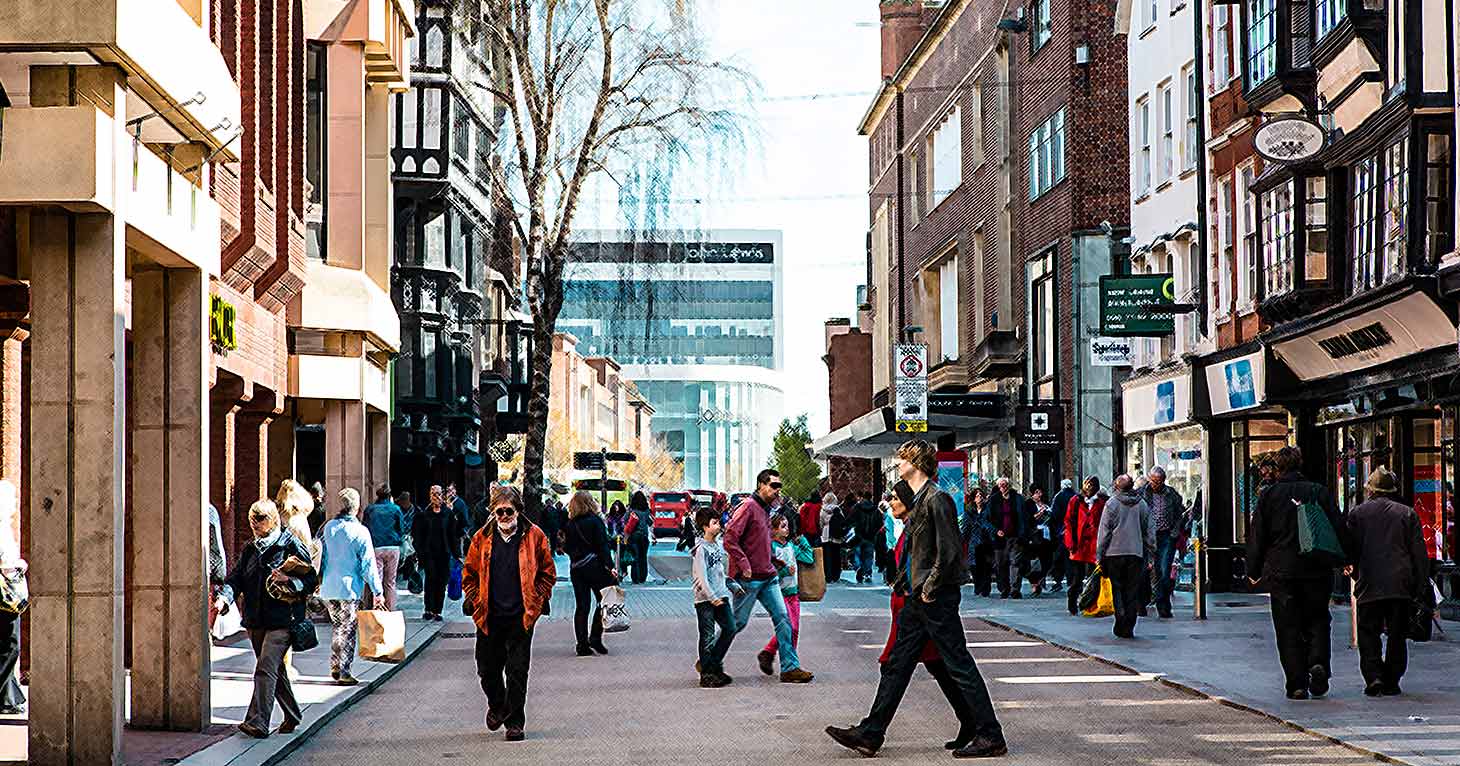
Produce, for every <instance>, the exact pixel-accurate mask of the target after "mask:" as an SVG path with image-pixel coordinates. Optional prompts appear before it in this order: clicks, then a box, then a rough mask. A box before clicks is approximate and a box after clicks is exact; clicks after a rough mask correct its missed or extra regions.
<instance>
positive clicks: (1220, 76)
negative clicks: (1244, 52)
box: [1211, 5, 1234, 92]
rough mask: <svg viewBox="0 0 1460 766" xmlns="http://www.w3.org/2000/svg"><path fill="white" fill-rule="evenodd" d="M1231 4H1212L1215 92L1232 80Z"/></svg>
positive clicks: (1213, 89) (1212, 84)
mask: <svg viewBox="0 0 1460 766" xmlns="http://www.w3.org/2000/svg"><path fill="white" fill-rule="evenodd" d="M1230 8H1231V7H1230V6H1227V5H1213V6H1212V82H1211V90H1212V91H1213V92H1215V91H1217V90H1221V89H1223V88H1226V87H1227V83H1230V82H1231V81H1232V77H1233V69H1234V67H1233V66H1232V26H1231V24H1232V12H1231V10H1230Z"/></svg>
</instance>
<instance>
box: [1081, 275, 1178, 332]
mask: <svg viewBox="0 0 1460 766" xmlns="http://www.w3.org/2000/svg"><path fill="white" fill-rule="evenodd" d="M1175 302H1176V280H1175V278H1174V277H1172V276H1171V275H1170V274H1135V275H1131V276H1104V277H1101V278H1100V334H1101V335H1118V336H1121V337H1126V338H1130V337H1161V336H1163V335H1170V334H1172V333H1174V332H1176V316H1175V315H1174V314H1171V313H1161V312H1159V311H1152V310H1151V307H1152V306H1155V305H1157V304H1163V303H1175Z"/></svg>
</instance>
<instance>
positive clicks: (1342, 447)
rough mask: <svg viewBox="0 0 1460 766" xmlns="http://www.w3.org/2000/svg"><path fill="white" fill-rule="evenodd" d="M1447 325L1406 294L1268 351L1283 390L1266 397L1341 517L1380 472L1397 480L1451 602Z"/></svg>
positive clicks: (1424, 302) (1451, 396) (1458, 396)
mask: <svg viewBox="0 0 1460 766" xmlns="http://www.w3.org/2000/svg"><path fill="white" fill-rule="evenodd" d="M1455 338H1456V329H1455V322H1454V320H1452V319H1451V318H1450V317H1449V316H1448V315H1447V313H1446V312H1445V311H1444V310H1443V309H1442V308H1440V306H1439V305H1438V304H1437V303H1436V301H1435V299H1434V298H1433V297H1431V296H1430V295H1429V294H1428V293H1426V292H1424V291H1421V290H1411V291H1408V292H1405V293H1402V294H1400V295H1398V296H1396V297H1394V298H1392V299H1390V300H1387V301H1384V302H1382V303H1381V304H1377V305H1376V306H1375V307H1374V308H1371V309H1369V310H1367V311H1362V312H1359V313H1357V314H1354V315H1351V316H1349V317H1348V318H1345V319H1342V320H1339V321H1336V322H1332V323H1329V324H1327V325H1326V326H1323V327H1320V328H1317V329H1313V330H1310V331H1309V332H1307V333H1305V334H1303V335H1300V336H1297V337H1292V338H1288V339H1284V340H1281V341H1279V342H1277V343H1275V344H1274V346H1273V351H1274V354H1275V355H1276V357H1277V358H1278V359H1279V360H1281V363H1282V365H1283V366H1284V367H1285V368H1286V369H1287V370H1288V371H1290V372H1291V376H1292V379H1291V383H1290V385H1288V386H1284V387H1283V388H1282V389H1281V390H1278V391H1274V392H1273V393H1274V395H1275V398H1280V399H1281V401H1282V402H1283V403H1284V404H1285V405H1287V406H1288V408H1289V409H1290V410H1291V411H1292V412H1293V413H1294V416H1295V420H1296V424H1297V437H1298V438H1297V443H1298V445H1299V446H1301V447H1302V448H1303V451H1304V462H1305V471H1306V472H1307V473H1308V474H1309V475H1310V476H1311V477H1313V478H1315V479H1319V478H1320V477H1321V480H1323V481H1324V482H1325V483H1326V484H1327V485H1328V486H1329V488H1330V489H1331V490H1332V491H1333V492H1334V494H1335V499H1336V500H1337V502H1338V504H1339V507H1340V509H1342V510H1344V511H1347V510H1349V509H1352V508H1353V507H1355V506H1356V505H1358V504H1359V503H1361V502H1363V500H1364V490H1363V488H1364V482H1365V481H1366V480H1367V478H1368V476H1369V473H1370V472H1372V471H1373V470H1374V469H1376V468H1379V467H1385V468H1388V469H1389V470H1391V471H1393V472H1395V473H1396V474H1397V475H1398V476H1399V478H1400V493H1401V497H1400V499H1401V500H1402V501H1403V502H1404V503H1406V504H1408V505H1411V506H1413V507H1414V508H1415V510H1416V511H1417V512H1418V513H1419V515H1420V520H1421V523H1422V524H1423V528H1424V539H1425V548H1426V550H1427V551H1428V553H1429V556H1430V558H1431V560H1432V562H1433V567H1434V570H1435V571H1436V573H1443V575H1444V577H1442V578H1441V579H1442V582H1443V590H1444V592H1445V595H1446V597H1447V600H1449V601H1451V602H1452V603H1453V599H1454V597H1455V594H1456V591H1457V588H1460V582H1456V579H1457V578H1456V577H1455V575H1454V562H1455V559H1456V554H1457V546H1456V542H1455V512H1454V500H1453V493H1454V478H1455V430H1456V429H1455V420H1456V418H1457V416H1460V409H1457V408H1460V404H1457V402H1460V378H1457V374H1460V357H1457V354H1456V348H1455V346H1456V342H1455Z"/></svg>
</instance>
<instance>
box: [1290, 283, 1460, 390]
mask: <svg viewBox="0 0 1460 766" xmlns="http://www.w3.org/2000/svg"><path fill="white" fill-rule="evenodd" d="M1454 336H1455V323H1454V322H1453V321H1452V320H1451V319H1450V318H1449V317H1447V316H1445V312H1444V311H1443V310H1442V309H1441V308H1440V307H1439V306H1437V305H1435V302H1434V300H1433V299H1431V298H1430V297H1429V296H1428V295H1426V294H1424V293H1418V292H1416V293H1410V294H1409V295H1406V296H1405V297H1403V298H1400V299H1399V300H1397V301H1394V302H1393V303H1390V304H1388V305H1385V306H1383V307H1380V308H1376V309H1372V310H1369V311H1366V312H1364V313H1362V314H1359V315H1358V316H1353V317H1349V318H1348V319H1345V320H1343V321H1341V322H1336V323H1334V324H1332V325H1330V326H1328V327H1325V328H1323V329H1321V330H1315V331H1313V332H1310V333H1308V334H1307V335H1304V336H1302V337H1298V338H1294V339H1292V340H1288V341H1284V342H1282V343H1279V344H1277V345H1276V346H1274V347H1273V351H1274V352H1275V353H1276V354H1277V355H1278V358H1280V359H1282V360H1283V363H1284V364H1286V365H1287V366H1288V368H1289V369H1291V370H1292V371H1293V374H1294V375H1297V376H1298V378H1299V379H1301V380H1304V381H1308V380H1318V379H1320V378H1327V377H1332V376H1334V375H1343V374H1345V373H1350V372H1355V371H1357V370H1362V369H1364V368H1366V367H1373V366H1375V365H1379V364H1384V363H1385V362H1391V361H1394V360H1396V359H1403V358H1404V357H1406V356H1410V355H1411V354H1417V353H1420V352H1421V351H1428V350H1430V349H1433V348H1439V347H1441V346H1448V345H1450V343H1451V342H1452V340H1453V338H1454Z"/></svg>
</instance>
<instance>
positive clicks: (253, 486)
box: [234, 396, 278, 545]
mask: <svg viewBox="0 0 1460 766" xmlns="http://www.w3.org/2000/svg"><path fill="white" fill-rule="evenodd" d="M265 398H266V399H268V400H272V399H273V397H272V396H270V397H265ZM273 421H274V413H273V412H272V411H270V410H266V409H258V408H253V407H246V408H244V409H243V410H242V411H241V412H239V413H238V417H237V418H236V419H235V421H234V423H235V428H236V429H237V430H236V433H237V447H236V451H235V452H234V466H235V468H236V471H237V473H236V474H235V476H236V478H237V481H238V483H237V485H236V486H235V489H234V496H235V497H236V498H237V501H238V514H239V515H240V516H242V517H245V522H244V523H245V524H246V523H247V520H246V517H247V512H248V508H249V506H251V505H253V504H254V502H255V501H258V500H263V499H264V498H271V497H273V493H274V491H275V490H277V489H278V485H277V484H270V483H269V471H268V469H269V463H268V461H269V431H270V430H271V429H270V428H269V426H270V424H271V423H273ZM243 542H244V541H243V540H242V539H240V540H239V544H240V545H241V544H242V543H243Z"/></svg>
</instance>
